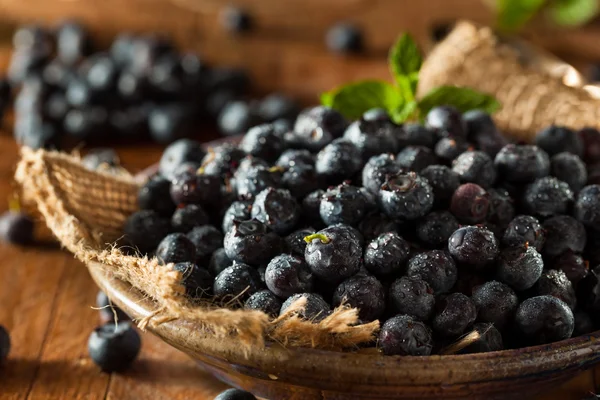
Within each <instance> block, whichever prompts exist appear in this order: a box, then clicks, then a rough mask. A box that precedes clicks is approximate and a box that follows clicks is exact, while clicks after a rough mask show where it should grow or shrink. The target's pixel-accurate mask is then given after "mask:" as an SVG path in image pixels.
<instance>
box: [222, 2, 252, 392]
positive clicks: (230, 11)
mask: <svg viewBox="0 0 600 400" xmlns="http://www.w3.org/2000/svg"><path fill="white" fill-rule="evenodd" d="M220 21H221V25H222V26H223V28H225V29H226V30H227V31H228V32H231V33H243V32H247V31H249V30H250V29H252V25H253V21H252V17H251V16H250V14H249V13H248V12H247V11H246V10H244V9H241V8H238V7H234V6H228V7H226V8H225V9H224V10H223V11H222V12H221V16H220ZM227 399H229V398H227ZM219 400H220V399H219ZM231 400H233V399H231Z"/></svg>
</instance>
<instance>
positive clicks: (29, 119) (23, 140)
mask: <svg viewBox="0 0 600 400" xmlns="http://www.w3.org/2000/svg"><path fill="white" fill-rule="evenodd" d="M14 136H15V139H16V141H17V143H19V144H20V145H21V146H26V147H29V148H30V149H33V150H38V149H50V150H56V149H60V147H61V146H60V144H61V139H62V134H61V132H60V131H59V130H58V129H57V128H56V126H55V125H53V124H52V123H48V121H45V120H44V118H43V117H42V116H40V115H36V114H30V115H27V116H23V117H18V118H17V120H16V121H15V128H14Z"/></svg>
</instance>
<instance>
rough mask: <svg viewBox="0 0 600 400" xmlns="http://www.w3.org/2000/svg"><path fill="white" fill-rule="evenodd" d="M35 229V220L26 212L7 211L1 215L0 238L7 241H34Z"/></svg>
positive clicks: (22, 243) (23, 242)
mask: <svg viewBox="0 0 600 400" xmlns="http://www.w3.org/2000/svg"><path fill="white" fill-rule="evenodd" d="M34 229H35V225H34V223H33V220H32V219H31V218H30V217H29V216H27V215H26V214H24V213H21V212H16V211H7V212H5V213H4V214H2V215H1V216H0V239H1V240H3V241H5V242H7V243H13V244H19V245H26V244H30V243H32V242H33V233H34Z"/></svg>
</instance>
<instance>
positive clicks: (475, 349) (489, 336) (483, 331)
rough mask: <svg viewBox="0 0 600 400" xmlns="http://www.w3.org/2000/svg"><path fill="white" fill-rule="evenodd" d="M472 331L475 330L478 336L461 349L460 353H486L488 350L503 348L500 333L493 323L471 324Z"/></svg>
mask: <svg viewBox="0 0 600 400" xmlns="http://www.w3.org/2000/svg"><path fill="white" fill-rule="evenodd" d="M473 331H474V332H477V334H478V335H479V337H478V338H477V340H475V341H474V342H473V343H471V344H469V345H468V346H467V347H465V348H464V349H462V350H461V354H468V353H487V352H488V351H500V350H503V349H504V342H503V341H502V334H501V333H500V331H499V330H498V329H496V327H495V326H494V324H490V323H476V324H475V325H473Z"/></svg>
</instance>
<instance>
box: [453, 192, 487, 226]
mask: <svg viewBox="0 0 600 400" xmlns="http://www.w3.org/2000/svg"><path fill="white" fill-rule="evenodd" d="M489 209H490V195H489V193H488V192H486V191H485V189H484V188H482V187H481V186H479V185H477V184H475V183H464V184H462V185H460V186H459V187H458V188H457V189H456V190H455V191H454V193H453V194H452V199H451V200H450V212H452V214H454V216H455V217H456V218H457V219H458V220H459V221H460V222H465V223H469V224H478V223H481V222H483V221H484V220H485V217H486V216H487V214H488V212H489Z"/></svg>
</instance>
